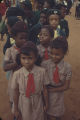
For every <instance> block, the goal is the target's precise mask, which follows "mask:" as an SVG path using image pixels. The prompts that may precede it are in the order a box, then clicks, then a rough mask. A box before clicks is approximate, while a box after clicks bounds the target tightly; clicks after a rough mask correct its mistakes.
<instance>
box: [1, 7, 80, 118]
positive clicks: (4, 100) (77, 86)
mask: <svg viewBox="0 0 80 120" xmlns="http://www.w3.org/2000/svg"><path fill="white" fill-rule="evenodd" d="M74 10H75V9H74V6H73V8H72V9H71V11H72V14H71V15H70V16H67V17H66V19H67V20H68V21H69V28H70V35H69V38H68V42H69V51H68V54H67V55H66V57H65V60H66V61H67V62H69V63H70V64H71V65H72V79H71V85H70V89H69V90H67V91H66V92H65V98H64V100H65V107H66V112H65V114H64V116H63V120H80V106H79V105H80V73H79V72H80V55H78V53H79V52H80V20H76V19H75V17H74V14H75V13H74ZM5 38H6V37H4V39H5ZM5 41H6V40H4V41H0V71H1V72H0V117H2V118H3V120H12V119H11V112H10V107H9V99H8V95H7V84H8V80H6V75H5V73H4V71H3V69H2V60H3V46H4V43H5Z"/></svg>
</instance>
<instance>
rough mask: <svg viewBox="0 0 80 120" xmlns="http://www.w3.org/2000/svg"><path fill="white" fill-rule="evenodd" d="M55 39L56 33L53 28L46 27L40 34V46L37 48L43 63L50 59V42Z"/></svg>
mask: <svg viewBox="0 0 80 120" xmlns="http://www.w3.org/2000/svg"><path fill="white" fill-rule="evenodd" d="M53 37H54V32H53V29H52V28H51V26H49V25H44V26H43V27H42V28H41V31H40V33H39V40H40V44H39V45H38V46H37V48H38V51H39V54H40V56H41V59H42V61H44V60H48V59H49V54H50V42H51V40H52V38H53Z"/></svg>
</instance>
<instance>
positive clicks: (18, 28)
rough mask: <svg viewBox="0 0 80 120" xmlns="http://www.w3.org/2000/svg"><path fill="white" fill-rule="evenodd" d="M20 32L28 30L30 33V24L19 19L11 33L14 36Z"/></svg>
mask: <svg viewBox="0 0 80 120" xmlns="http://www.w3.org/2000/svg"><path fill="white" fill-rule="evenodd" d="M19 32H26V33H27V34H28V26H27V25H26V23H25V22H23V21H18V22H16V23H15V24H14V26H13V27H12V30H11V33H12V36H16V35H17V33H19Z"/></svg>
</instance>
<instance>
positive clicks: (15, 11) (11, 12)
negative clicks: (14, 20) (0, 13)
mask: <svg viewBox="0 0 80 120" xmlns="http://www.w3.org/2000/svg"><path fill="white" fill-rule="evenodd" d="M10 16H22V18H23V19H24V17H25V12H24V10H23V9H22V8H20V7H10V8H9V9H8V11H7V12H6V17H10Z"/></svg>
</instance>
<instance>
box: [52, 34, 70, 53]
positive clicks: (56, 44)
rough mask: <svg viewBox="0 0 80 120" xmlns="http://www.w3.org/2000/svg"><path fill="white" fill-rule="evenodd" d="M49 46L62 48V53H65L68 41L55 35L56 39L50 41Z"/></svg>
mask: <svg viewBox="0 0 80 120" xmlns="http://www.w3.org/2000/svg"><path fill="white" fill-rule="evenodd" d="M51 48H52V49H53V48H55V49H60V48H61V49H62V50H63V53H64V54H66V53H67V51H68V41H67V40H66V38H65V37H62V36H60V37H57V38H56V39H54V40H53V41H52V42H51Z"/></svg>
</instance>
